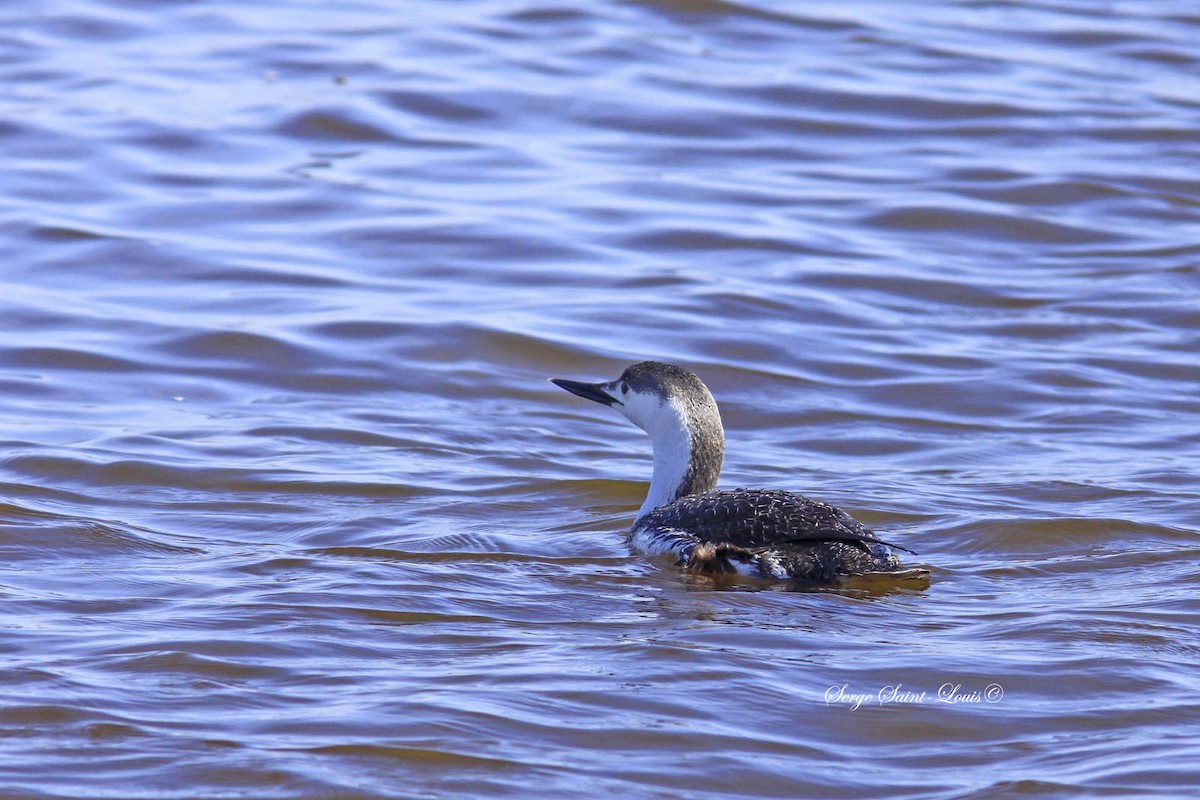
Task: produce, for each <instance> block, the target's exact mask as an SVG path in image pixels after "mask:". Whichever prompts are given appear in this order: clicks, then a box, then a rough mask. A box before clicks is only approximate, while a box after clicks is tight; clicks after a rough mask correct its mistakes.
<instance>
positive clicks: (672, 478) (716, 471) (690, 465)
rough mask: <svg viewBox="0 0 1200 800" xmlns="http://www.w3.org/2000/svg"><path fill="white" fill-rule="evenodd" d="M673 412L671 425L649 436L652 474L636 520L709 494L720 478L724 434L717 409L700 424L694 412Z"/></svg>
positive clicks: (681, 408)
mask: <svg viewBox="0 0 1200 800" xmlns="http://www.w3.org/2000/svg"><path fill="white" fill-rule="evenodd" d="M672 410H673V411H674V412H675V413H674V414H673V415H672V417H673V419H672V424H669V425H663V426H661V427H659V428H658V429H657V430H656V431H655V432H654V433H652V434H651V441H652V442H653V445H654V474H653V476H652V477H651V478H650V490H649V491H648V492H647V494H646V501H645V502H644V503H642V507H641V508H640V509H638V513H637V519H641V518H642V517H644V516H645V515H646V514H648V513H650V512H651V511H653V510H654V509H656V508H658V507H659V506H661V505H665V504H667V503H670V502H672V501H675V500H678V499H679V498H680V497H686V496H688V495H692V494H700V493H701V492H708V491H712V490H713V489H715V488H717V479H718V478H720V476H721V464H722V462H723V461H724V460H725V431H724V430H723V429H722V427H721V418H720V416H719V415H718V414H717V413H716V409H715V408H713V409H712V413H711V414H705V415H704V416H703V417H701V419H702V420H703V422H702V423H701V424H694V422H693V420H694V419H695V417H696V415H695V411H697V409H688V408H684V407H680V408H674V409H672Z"/></svg>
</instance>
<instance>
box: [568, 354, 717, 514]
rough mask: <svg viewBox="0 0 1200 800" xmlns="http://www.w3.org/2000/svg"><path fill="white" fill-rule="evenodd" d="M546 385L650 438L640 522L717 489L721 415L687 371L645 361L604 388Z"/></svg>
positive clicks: (577, 383)
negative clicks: (612, 413) (601, 408)
mask: <svg viewBox="0 0 1200 800" xmlns="http://www.w3.org/2000/svg"><path fill="white" fill-rule="evenodd" d="M550 380H551V382H552V383H554V384H555V385H556V386H559V387H561V388H563V389H566V390H567V391H568V392H571V393H572V394H576V395H579V396H580V397H583V398H586V399H588V400H593V401H595V402H597V403H601V404H602V405H606V406H611V407H612V408H615V409H616V410H617V411H619V412H620V413H621V414H622V415H624V416H625V418H626V419H628V420H629V421H630V422H632V423H633V424H634V425H637V426H638V427H639V428H641V429H642V430H644V431H645V432H646V433H648V434H650V439H651V441H652V442H653V443H654V477H653V479H652V480H651V482H650V494H649V496H647V498H646V503H645V504H643V506H642V510H641V512H639V514H638V516H639V517H640V516H641V515H642V514H644V513H647V512H649V511H652V510H654V509H655V508H657V507H658V506H660V505H662V504H663V503H669V502H671V501H672V500H675V499H677V498H679V497H683V496H684V495H689V494H696V493H699V492H707V491H709V490H711V489H713V488H715V487H716V485H717V478H718V477H719V476H720V474H721V462H722V461H723V460H724V458H725V430H724V428H723V427H722V426H721V413H720V412H719V411H718V410H717V403H716V401H715V400H713V396H712V394H711V393H710V392H709V391H708V387H707V386H705V385H704V383H703V382H702V381H701V380H700V379H699V378H697V377H696V376H695V375H693V374H692V373H690V372H688V371H687V370H686V369H683V368H682V367H677V366H675V365H673V364H663V363H661V362H658V361H643V362H641V363H638V364H634V365H632V366H630V367H628V368H627V369H626V370H625V371H624V372H622V373H621V377H619V378H617V379H616V380H614V381H607V382H605V383H582V382H580V381H572V380H565V379H563V378H551V379H550Z"/></svg>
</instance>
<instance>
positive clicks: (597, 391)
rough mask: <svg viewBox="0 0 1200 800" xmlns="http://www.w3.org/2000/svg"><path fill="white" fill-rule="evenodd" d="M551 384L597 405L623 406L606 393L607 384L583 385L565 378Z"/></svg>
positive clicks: (553, 380) (555, 379)
mask: <svg viewBox="0 0 1200 800" xmlns="http://www.w3.org/2000/svg"><path fill="white" fill-rule="evenodd" d="M550 382H551V383H553V384H554V385H555V386H558V387H559V388H561V389H566V390H567V391H568V392H570V393H571V394H577V395H579V396H580V397H582V398H584V399H585V400H594V401H596V402H597V403H600V404H601V405H605V406H613V405H617V406H619V405H621V404H620V403H619V402H617V399H616V398H615V397H613V396H612V395H611V394H609V393H608V392H607V391H605V388H604V387H605V386H607V385H608V384H606V383H582V382H580V381H569V380H567V379H565V378H551V379H550Z"/></svg>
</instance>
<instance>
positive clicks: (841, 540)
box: [553, 361, 904, 583]
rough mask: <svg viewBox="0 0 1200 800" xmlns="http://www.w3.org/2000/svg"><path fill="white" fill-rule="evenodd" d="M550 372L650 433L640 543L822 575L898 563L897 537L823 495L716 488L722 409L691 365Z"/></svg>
mask: <svg viewBox="0 0 1200 800" xmlns="http://www.w3.org/2000/svg"><path fill="white" fill-rule="evenodd" d="M553 381H554V383H555V384H556V385H558V386H560V387H561V388H563V389H566V390H567V391H569V392H571V393H573V394H576V395H579V396H580V397H584V398H586V399H588V400H594V401H596V402H599V403H602V404H604V405H608V406H612V407H614V408H616V409H617V410H618V411H620V412H621V413H622V414H624V415H625V416H626V417H627V418H629V420H630V421H632V422H633V423H634V424H635V425H637V426H638V427H640V428H642V429H643V430H645V431H646V432H647V433H648V434H650V438H651V441H652V442H653V445H654V474H653V477H652V478H651V481H650V489H649V492H648V493H647V496H646V501H645V502H644V503H643V504H642V507H641V509H640V510H639V511H638V515H637V518H636V519H635V520H634V523H633V527H632V528H631V529H630V533H629V539H630V543H631V544H632V546H633V547H634V548H635V549H636V550H638V551H640V552H643V553H646V554H649V555H660V554H671V555H673V556H674V557H675V558H676V559H677V560H678V561H679V563H680V564H682V565H684V566H686V567H688V568H690V569H694V570H698V571H703V572H718V573H720V572H737V573H741V574H745V575H755V576H760V577H767V578H790V579H795V580H801V581H808V582H819V583H829V582H834V581H837V580H839V579H840V578H842V577H845V576H850V575H863V574H869V573H877V572H896V571H899V570H901V569H902V567H901V565H900V562H899V560H898V559H897V558H896V557H895V556H894V555H893V554H892V552H891V548H893V547H898V546H897V545H892V544H889V543H887V542H884V541H882V540H880V539H879V538H878V537H877V536H876V535H875V533H874V532H873V531H871V529H870V528H868V527H866V526H865V525H863V524H862V523H860V522H858V521H857V520H855V519H854V518H853V517H851V516H850V515H849V514H847V513H846V512H844V511H842V510H841V509H838V508H835V507H834V506H831V505H829V504H827V503H821V502H817V501H814V500H809V499H808V498H806V497H802V496H800V495H798V494H794V493H792V492H786V491H781V490H775V489H733V490H724V491H718V490H717V489H716V484H717V478H718V477H719V476H720V473H721V465H722V462H723V460H724V455H725V435H724V429H723V427H722V425H721V416H720V412H719V411H718V410H717V404H716V401H715V400H713V397H712V394H711V393H709V391H708V388H707V387H706V386H705V385H704V384H703V383H702V382H701V381H700V379H699V378H697V377H696V376H695V375H693V374H692V373H690V372H688V371H687V370H684V369H682V368H680V367H676V366H673V365H671V364H662V363H659V362H655V361H644V362H641V363H639V364H634V365H633V366H631V367H629V368H628V369H626V370H625V371H624V372H623V373H622V374H621V377H620V378H618V379H617V380H615V381H610V382H607V383H580V382H578V381H570V380H563V379H559V378H555V379H553ZM898 549H904V548H898Z"/></svg>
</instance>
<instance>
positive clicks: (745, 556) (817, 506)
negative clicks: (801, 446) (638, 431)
mask: <svg viewBox="0 0 1200 800" xmlns="http://www.w3.org/2000/svg"><path fill="white" fill-rule="evenodd" d="M634 530H635V531H643V532H644V531H662V532H663V533H664V534H667V533H668V532H670V535H678V534H685V535H687V536H690V537H692V538H694V542H695V543H694V545H693V546H690V547H685V548H681V550H680V553H681V559H682V561H683V562H684V563H685V564H686V565H687V566H688V567H690V568H692V569H698V570H702V571H708V572H744V571H748V570H749V571H757V572H760V573H762V574H764V575H767V576H771V575H778V574H781V573H786V574H787V575H788V576H789V577H792V578H798V579H801V580H813V581H828V580H832V579H834V578H836V577H837V576H839V575H856V574H862V573H866V572H891V571H895V570H898V569H900V568H901V567H900V562H899V561H898V560H897V559H896V558H895V557H894V556H893V555H892V554H891V553H890V552H889V551H888V549H887V548H888V547H896V545H891V544H890V543H888V542H885V541H883V540H881V539H880V538H879V537H877V536H876V535H875V533H874V532H873V531H872V530H871V529H870V528H868V527H867V526H865V525H863V524H862V523H861V522H859V521H858V520H856V519H854V518H853V517H851V516H850V515H849V514H847V513H846V512H844V511H842V510H841V509H838V508H835V507H834V506H831V505H829V504H828V503H821V502H817V501H815V500H809V499H808V498H806V497H802V496H801V495H798V494H794V493H792V492H786V491H780V490H773V489H732V490H727V491H714V492H705V493H703V494H696V495H689V496H686V497H681V498H679V499H678V500H675V501H673V502H671V503H667V504H666V505H663V506H660V507H658V508H656V509H655V510H653V511H651V512H650V513H649V514H646V515H644V516H643V517H642V518H641V519H639V520H638V521H637V523H636V524H635V526H634ZM900 549H904V548H900ZM738 565H742V568H741V569H739V568H738Z"/></svg>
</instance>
